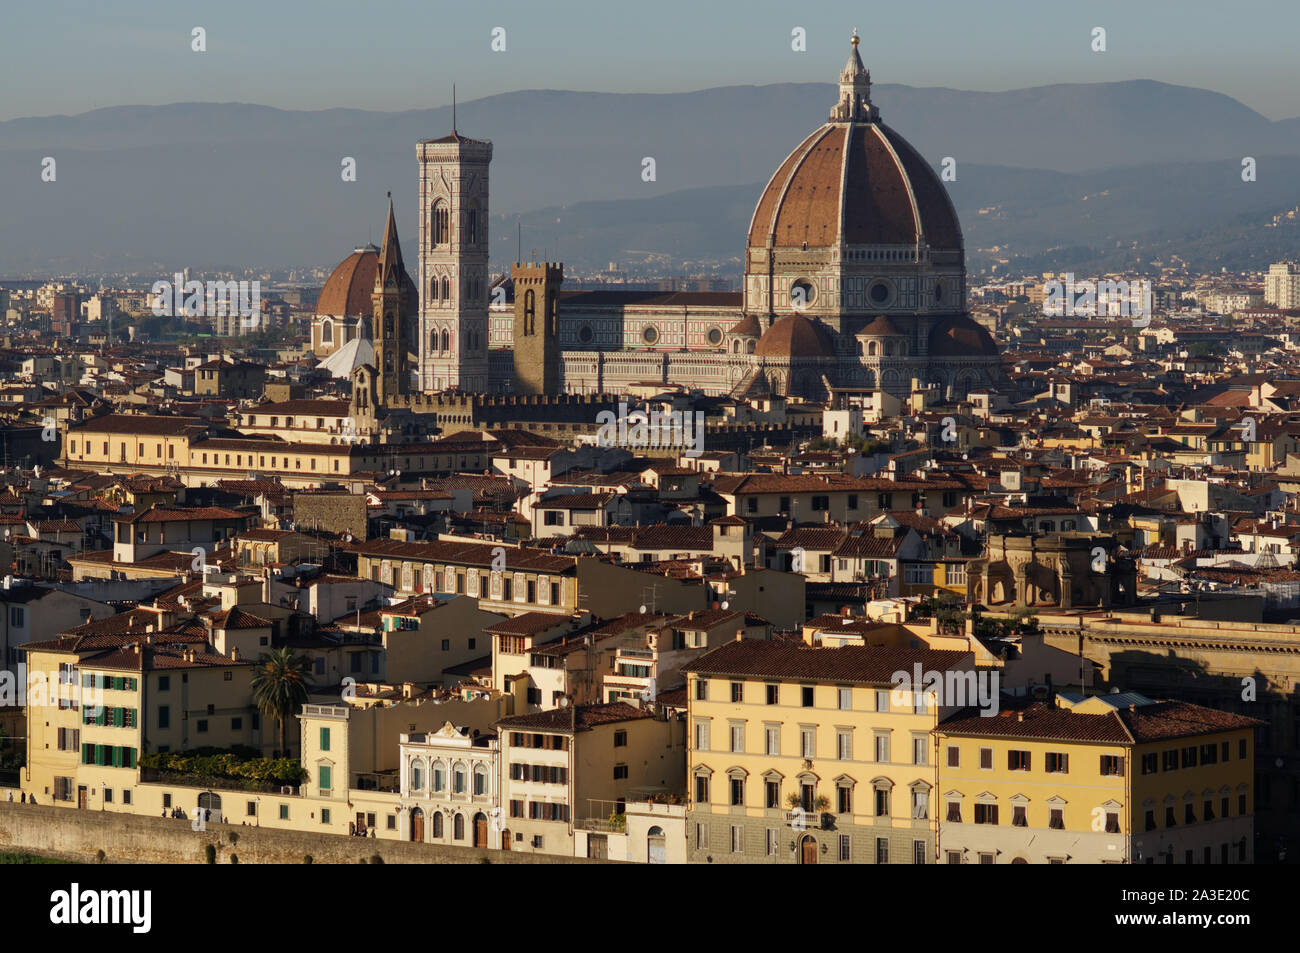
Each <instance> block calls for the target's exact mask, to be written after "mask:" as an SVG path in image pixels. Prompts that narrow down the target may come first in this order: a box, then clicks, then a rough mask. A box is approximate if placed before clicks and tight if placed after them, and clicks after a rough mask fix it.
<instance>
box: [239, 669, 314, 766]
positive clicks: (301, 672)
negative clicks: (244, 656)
mask: <svg viewBox="0 0 1300 953" xmlns="http://www.w3.org/2000/svg"><path fill="white" fill-rule="evenodd" d="M309 664H310V662H309V661H308V659H307V658H306V657H305V656H302V655H294V654H293V651H292V650H291V649H288V648H279V649H272V650H271V651H270V652H268V653H266V654H264V655H262V656H261V657H260V658H258V660H257V666H256V667H255V668H254V669H253V679H252V689H253V701H254V703H255V704H256V705H257V710H258V711H260V712H261V713H262V714H263V715H264V716H266V717H267V718H274V719H276V721H278V722H279V723H280V753H281V754H284V753H285V752H286V751H288V750H289V746H288V743H287V740H286V735H285V724H286V722H287V721H288V719H289V718H290V717H291V716H293V715H296V714H297V713H298V710H299V709H300V708H302V706H303V704H305V703H306V701H307V668H308V666H309Z"/></svg>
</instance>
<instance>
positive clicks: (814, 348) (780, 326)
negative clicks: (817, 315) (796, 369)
mask: <svg viewBox="0 0 1300 953" xmlns="http://www.w3.org/2000/svg"><path fill="white" fill-rule="evenodd" d="M754 353H755V354H756V355H757V356H759V357H833V356H834V354H835V348H834V346H833V345H832V344H831V336H830V333H829V332H828V331H827V330H826V328H825V326H824V325H822V323H821V322H820V321H814V320H812V319H811V318H806V317H804V316H803V315H802V314H787V315H786V316H785V317H783V318H779V319H777V321H776V322H775V323H774V324H773V325H772V326H771V327H770V328H768V329H767V331H765V332H764V333H763V336H762V337H761V338H759V341H758V346H757V347H756V348H754Z"/></svg>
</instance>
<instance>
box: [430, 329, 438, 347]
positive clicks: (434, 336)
mask: <svg viewBox="0 0 1300 953" xmlns="http://www.w3.org/2000/svg"><path fill="white" fill-rule="evenodd" d="M429 350H430V351H436V350H438V332H437V331H430V332H429Z"/></svg>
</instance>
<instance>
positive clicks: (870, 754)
mask: <svg viewBox="0 0 1300 953" xmlns="http://www.w3.org/2000/svg"><path fill="white" fill-rule="evenodd" d="M917 666H919V667H920V671H921V672H922V673H923V675H922V678H923V681H922V686H926V682H925V681H924V679H926V678H927V676H928V674H929V673H937V674H938V675H939V676H940V677H944V678H947V677H949V676H950V675H952V676H956V675H958V674H962V675H965V674H966V673H970V677H971V678H972V680H973V679H974V677H975V675H974V668H975V663H974V657H973V655H972V654H971V653H970V652H952V651H934V650H930V649H910V648H879V647H866V646H862V645H854V646H842V647H836V648H822V647H814V646H811V645H806V644H804V643H802V642H787V641H766V640H759V639H738V640H736V641H733V642H729V643H727V644H726V645H723V646H720V647H718V648H716V649H714V650H713V651H711V652H709V653H707V654H705V655H703V656H701V657H700V658H699V659H697V660H696V661H695V662H692V663H691V664H689V665H687V666H686V667H685V669H684V671H685V672H686V674H687V698H688V705H689V723H690V737H689V749H688V779H687V781H688V795H689V800H688V811H687V837H688V839H689V844H688V850H689V854H690V859H691V861H692V862H713V863H728V862H731V863H804V864H814V863H894V864H899V863H902V864H912V863H918V864H928V863H934V860H935V856H936V854H935V848H936V837H935V834H936V816H935V812H934V809H933V804H934V792H935V788H936V786H937V784H938V774H937V772H938V766H937V764H936V763H935V757H934V751H933V737H932V734H931V733H932V731H933V729H934V728H935V726H936V725H937V724H938V722H939V719H940V718H942V717H944V716H946V715H948V714H951V713H953V712H954V711H955V710H956V709H955V708H953V707H951V706H945V705H942V704H940V703H941V702H942V701H943V699H941V698H940V697H938V696H939V693H938V692H935V691H929V690H924V688H923V690H922V691H916V692H913V691H911V690H910V689H909V690H902V689H900V688H898V687H897V686H899V685H900V680H899V678H898V675H899V673H903V674H905V675H906V676H907V677H909V678H910V677H911V676H912V675H913V673H914V672H915V671H916V670H917Z"/></svg>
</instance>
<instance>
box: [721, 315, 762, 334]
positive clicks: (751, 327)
mask: <svg viewBox="0 0 1300 953" xmlns="http://www.w3.org/2000/svg"><path fill="white" fill-rule="evenodd" d="M727 333H728V334H739V335H740V336H742V337H751V338H757V337H762V336H763V329H762V327H760V326H759V323H758V317H757V315H753V314H747V315H745V316H744V317H743V318H741V319H740V320H739V321H737V322H736V323H735V324H733V325H732V326H731V329H730V330H729V331H728V332H727Z"/></svg>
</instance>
